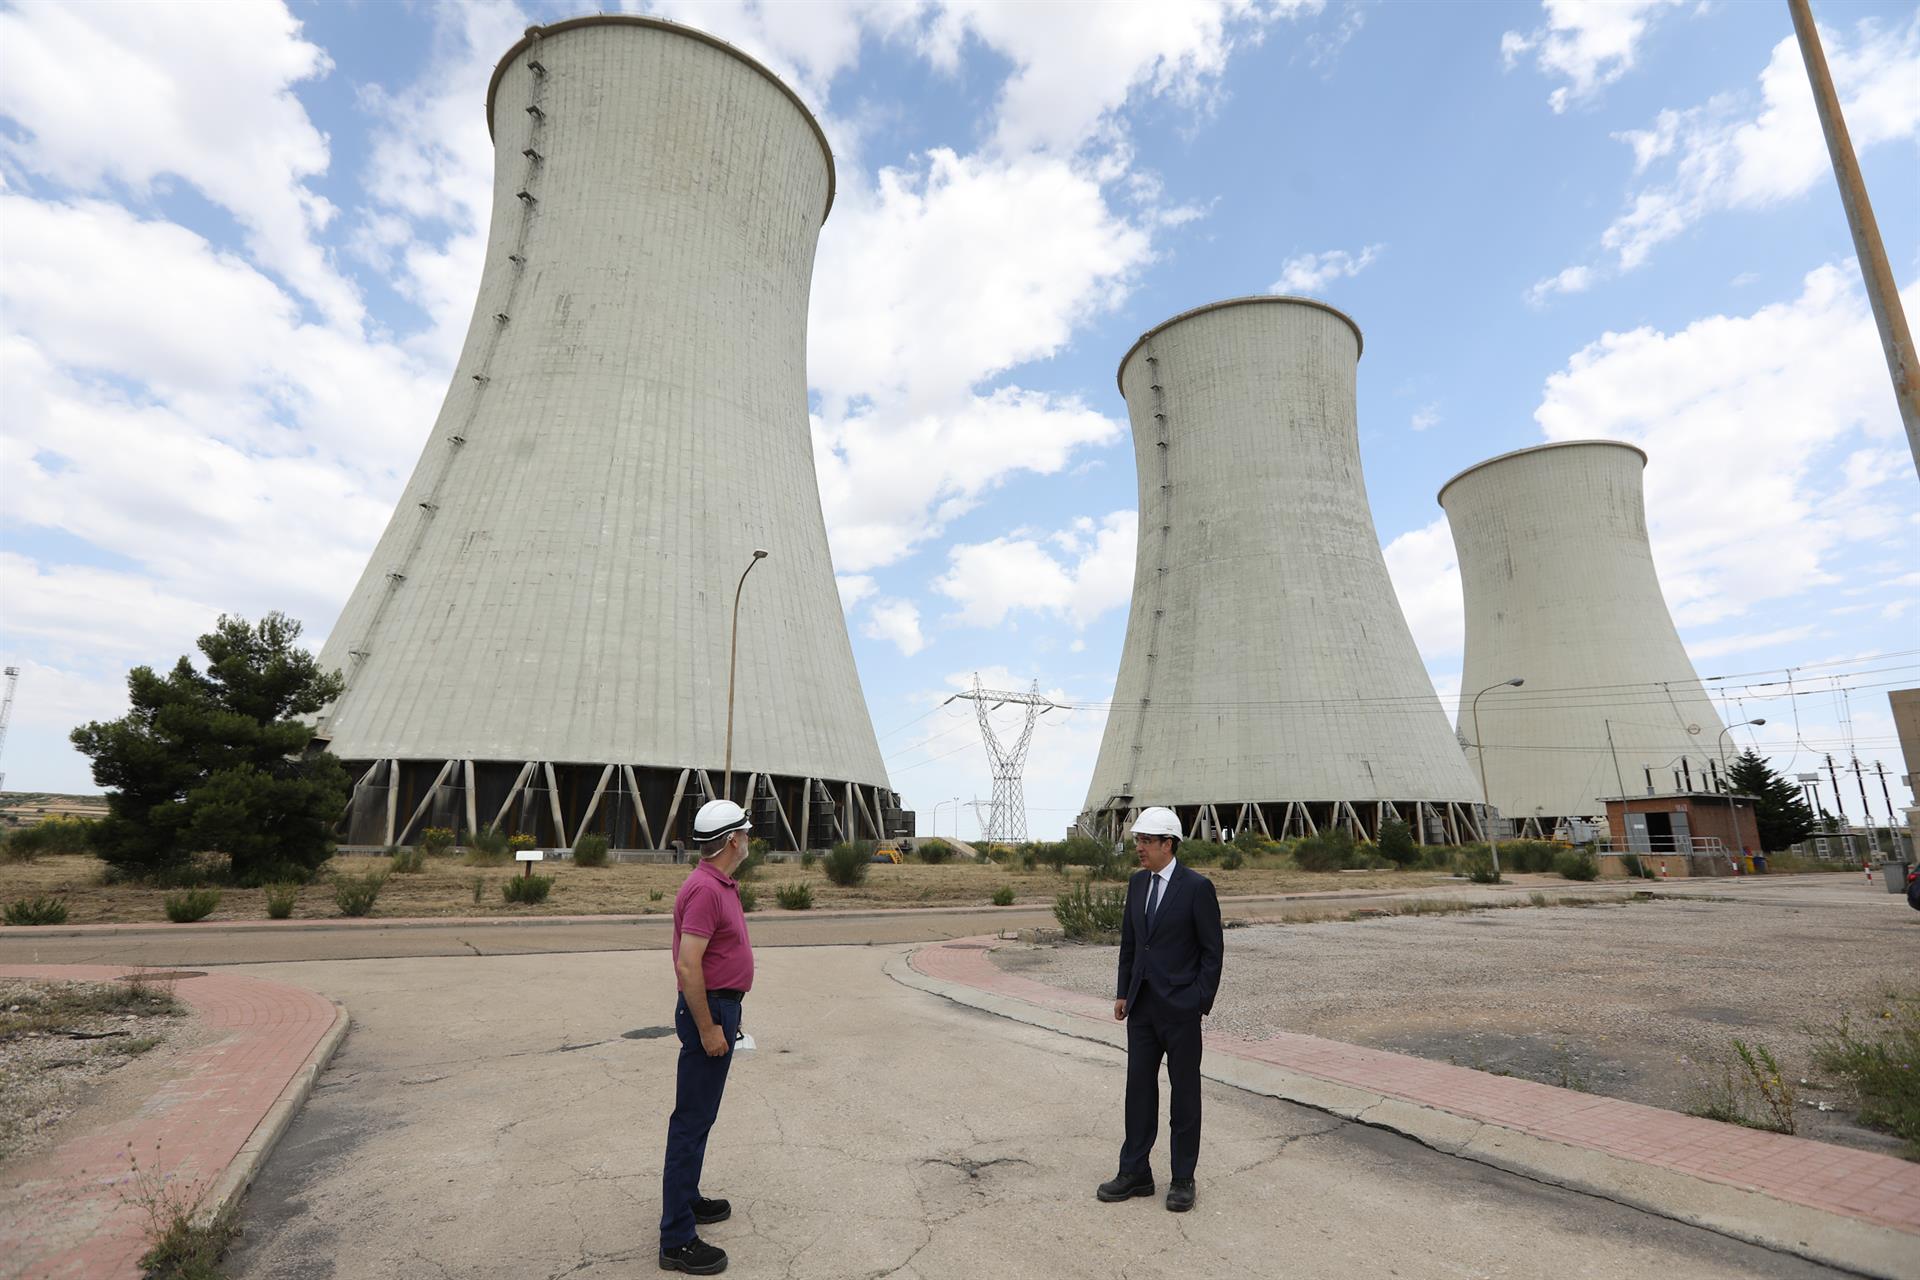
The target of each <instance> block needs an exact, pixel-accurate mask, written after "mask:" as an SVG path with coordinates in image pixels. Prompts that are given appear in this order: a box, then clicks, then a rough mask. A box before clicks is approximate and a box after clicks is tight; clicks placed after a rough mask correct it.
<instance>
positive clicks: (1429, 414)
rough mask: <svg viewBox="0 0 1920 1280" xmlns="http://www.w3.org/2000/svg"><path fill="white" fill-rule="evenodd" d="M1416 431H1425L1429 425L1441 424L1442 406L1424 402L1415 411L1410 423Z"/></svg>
mask: <svg viewBox="0 0 1920 1280" xmlns="http://www.w3.org/2000/svg"><path fill="white" fill-rule="evenodd" d="M1408 425H1410V426H1411V427H1412V428H1413V429H1414V430H1415V431H1425V430H1427V429H1428V428H1429V427H1436V426H1438V425H1440V406H1439V405H1437V404H1423V405H1421V406H1420V407H1419V408H1418V409H1415V410H1414V411H1413V421H1412V422H1411V423H1409V424H1408Z"/></svg>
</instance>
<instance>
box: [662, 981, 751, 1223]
mask: <svg viewBox="0 0 1920 1280" xmlns="http://www.w3.org/2000/svg"><path fill="white" fill-rule="evenodd" d="M707 1011H708V1012H709V1013H711V1014H712V1015H713V1020H714V1022H716V1023H717V1024H719V1027H720V1030H721V1033H722V1034H723V1035H725V1036H726V1037H727V1052H726V1053H725V1054H724V1055H723V1056H721V1057H718V1058H709V1057H708V1056H707V1051H706V1049H705V1048H703V1047H702V1046H701V1044H700V1028H699V1026H698V1025H697V1024H696V1023H695V1022H694V1020H693V1015H692V1014H691V1013H689V1012H687V998H686V997H685V996H681V997H680V1000H679V1002H678V1003H677V1004H675V1005H674V1009H673V1029H674V1031H675V1032H676V1033H677V1034H678V1035H679V1037H680V1069H679V1079H678V1081H677V1086H676V1088H675V1090H674V1095H673V1118H672V1119H670V1120H668V1121H667V1154H666V1158H665V1159H664V1160H662V1161H661V1164H660V1249H661V1251H662V1252H665V1251H666V1250H668V1249H677V1248H679V1247H680V1246H681V1245H683V1244H685V1243H686V1242H687V1241H689V1240H691V1239H693V1235H694V1223H693V1201H694V1198H695V1197H697V1196H698V1195H699V1194H700V1169H701V1167H702V1166H703V1165H705V1164H706V1162H707V1135H708V1134H709V1133H711V1132H713V1122H714V1120H716V1119H717V1118H718V1117H719V1115H720V1096H721V1094H723V1093H725V1092H726V1088H727V1068H729V1067H731V1066H732V1065H733V1037H734V1034H735V1033H736V1032H738V1031H739V1030H740V1002H739V1001H738V1000H731V999H727V1000H723V999H717V998H712V997H709V999H708V1000H707Z"/></svg>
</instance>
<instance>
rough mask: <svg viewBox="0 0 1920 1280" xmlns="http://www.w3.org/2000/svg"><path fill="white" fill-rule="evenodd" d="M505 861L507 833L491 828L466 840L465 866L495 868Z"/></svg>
mask: <svg viewBox="0 0 1920 1280" xmlns="http://www.w3.org/2000/svg"><path fill="white" fill-rule="evenodd" d="M506 860H507V833H506V832H504V831H499V830H496V829H494V828H492V827H489V828H487V829H486V830H485V831H476V832H474V833H473V835H471V836H470V837H468V839H467V865H468V866H470V867H497V866H499V865H500V864H501V863H503V862H505V861H506Z"/></svg>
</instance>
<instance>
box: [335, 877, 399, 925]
mask: <svg viewBox="0 0 1920 1280" xmlns="http://www.w3.org/2000/svg"><path fill="white" fill-rule="evenodd" d="M386 887H387V873H386V872H385V871H369V872H367V874H365V875H363V876H350V875H346V876H343V875H336V876H335V877H334V878H333V904H334V905H335V906H337V907H339V908H340V914H341V915H343V916H364V915H367V914H368V913H370V912H371V911H372V910H373V904H374V901H375V900H376V899H377V898H379V896H380V891H381V890H382V889H384V888H386Z"/></svg>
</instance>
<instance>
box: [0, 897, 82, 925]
mask: <svg viewBox="0 0 1920 1280" xmlns="http://www.w3.org/2000/svg"><path fill="white" fill-rule="evenodd" d="M0 919H4V920H5V921H6V922H7V923H8V924H65V923H66V922H67V904H66V903H64V902H62V901H60V899H58V898H17V899H15V900H14V901H12V902H9V903H8V904H7V909H6V912H5V914H4V915H0Z"/></svg>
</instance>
